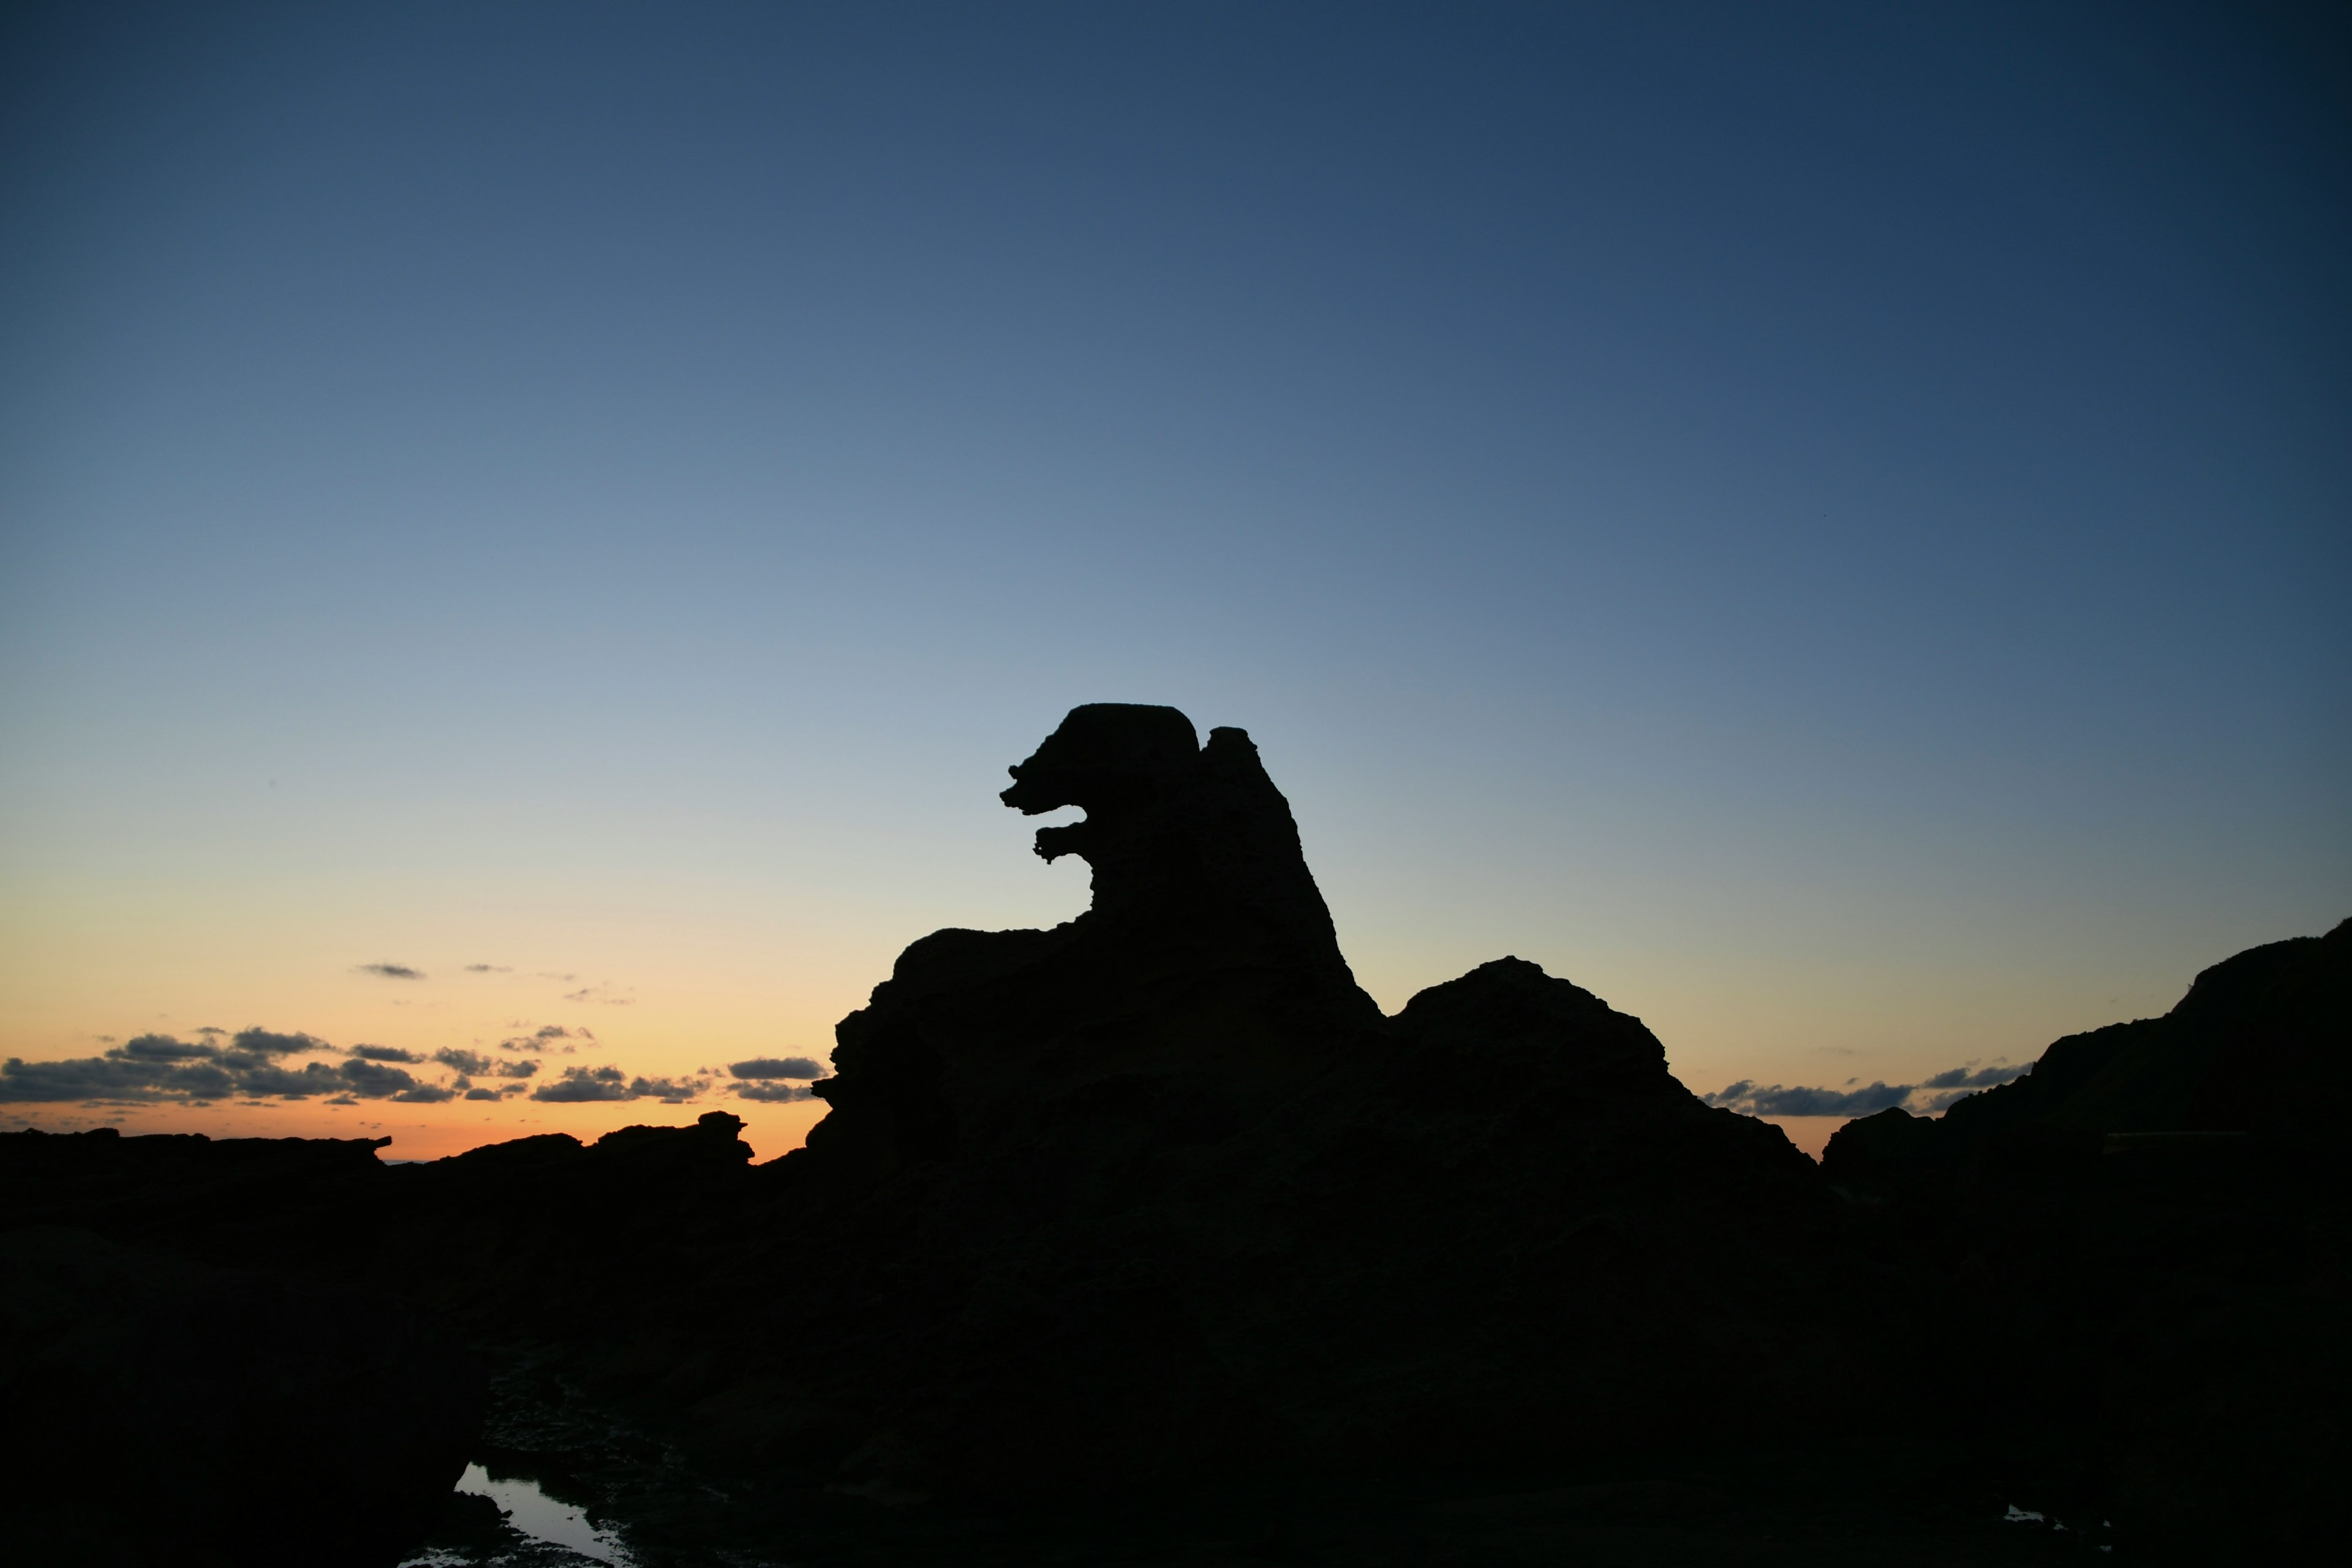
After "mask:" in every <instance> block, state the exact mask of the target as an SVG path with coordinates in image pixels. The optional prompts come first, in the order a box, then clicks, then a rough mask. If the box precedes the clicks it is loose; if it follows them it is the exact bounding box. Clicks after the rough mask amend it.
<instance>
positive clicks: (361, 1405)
mask: <svg viewBox="0 0 2352 1568" xmlns="http://www.w3.org/2000/svg"><path fill="white" fill-rule="evenodd" d="M20 1136H21V1135H20ZM0 1345H5V1347H6V1348H5V1353H0V1410H5V1412H6V1414H5V1418H0V1560H5V1561H6V1562H9V1563H45V1564H58V1565H60V1568H65V1565H69V1564H77V1563H92V1564H96V1563H106V1564H115V1563H125V1564H141V1563H158V1564H161V1563H191V1564H210V1563H218V1564H224V1565H226V1564H230V1563H237V1564H245V1563H257V1564H270V1563H283V1564H288V1565H289V1568H292V1565H297V1564H299V1565H309V1564H318V1565H320V1568H374V1565H378V1564H383V1563H391V1562H394V1561H395V1560H396V1558H397V1556H398V1553H399V1552H400V1550H401V1549H402V1548H403V1547H404V1546H406V1545H408V1544H409V1543H410V1542H412V1541H414V1540H415V1539H416V1538H417V1537H418V1536H419V1535H420V1534H422V1533H423V1531H424V1530H425V1528H426V1527H427V1526H428V1525H429V1524H430V1523H431V1522H432V1521H434V1520H435V1519H436V1518H437V1517H438V1515H439V1512H440V1510H441V1509H442V1507H443V1500H444V1499H445V1498H446V1496H447V1494H448V1491H449V1489H450V1488H451V1487H452V1486H454V1485H456V1483H457V1476H458V1472H459V1471H461V1470H463V1469H464V1468H465V1466H466V1461H467V1456H468V1449H469V1447H470V1445H471V1443H472V1441H473V1436H474V1430H475V1426H476V1424H477V1422H478V1420H479V1418H480V1415H481V1400H482V1376H481V1371H480V1368H479V1367H478V1365H476V1364H475V1363H474V1362H473V1360H472V1358H471V1357H470V1356H469V1355H468V1354H467V1352H464V1351H463V1350H461V1349H460V1348H459V1347H458V1346H457V1343H456V1342H454V1340H453V1339H452V1337H451V1336H450V1335H449V1334H448V1333H447V1332H446V1331H444V1330H440V1329H438V1328H436V1327H435V1326H433V1325H431V1324H430V1323H428V1322H426V1321H423V1320H421V1319H420V1318H419V1317H418V1315H417V1314H416V1313H415V1311H413V1310H407V1309H404V1308H403V1307H401V1306H399V1305H397V1304H394V1303H387V1302H385V1301H383V1300H380V1299H377V1298H373V1297H370V1296H365V1295H362V1294H361V1293H359V1292H357V1291H352V1290H348V1289H335V1288H332V1287H328V1286H322V1285H320V1284H316V1283H293V1282H289V1281H286V1280H283V1279H273V1278H270V1277H268V1276H266V1275H261V1274H257V1273H250V1272H246V1271H240V1270H233V1269H225V1268H212V1267H209V1266H207V1265H204V1264H200V1263H191V1262H187V1261H185V1260H183V1259H179V1258H170V1257H165V1256H160V1255H157V1254H154V1253H148V1252H139V1251H133V1250H131V1249H129V1248H126V1247H118V1246H115V1245H114V1244H113V1243H111V1242H109V1241H105V1240H103V1239H101V1238H100V1237H97V1236H94V1235H92V1234H90V1233H89V1232H88V1231H84V1230H73V1229H68V1228H64V1227H61V1226H36V1227H33V1228H29V1229H22V1230H12V1231H7V1232H5V1233H0Z"/></svg>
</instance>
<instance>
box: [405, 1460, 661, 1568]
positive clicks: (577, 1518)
mask: <svg viewBox="0 0 2352 1568" xmlns="http://www.w3.org/2000/svg"><path fill="white" fill-rule="evenodd" d="M457 1490H458V1491H461V1492H471V1493H474V1494H475V1495H476V1496H478V1497H486V1498H488V1499H489V1500H491V1501H492V1502H494V1503H496V1504H498V1506H499V1512H500V1513H502V1514H504V1515H505V1516H506V1522H507V1523H508V1524H509V1525H510V1526H512V1527H513V1528H514V1529H515V1531H518V1532H519V1533H520V1534H523V1535H526V1536H529V1537H530V1539H531V1540H533V1541H538V1542H546V1543H547V1544H548V1545H550V1546H560V1547H562V1548H563V1549H564V1550H565V1551H567V1552H572V1553H574V1554H576V1555H578V1556H580V1557H583V1558H588V1559H592V1560H593V1561H595V1562H598V1563H612V1564H614V1568H634V1564H635V1558H633V1557H631V1556H630V1555H629V1552H628V1549H627V1548H626V1547H625V1546H623V1545H622V1544H621V1538H620V1536H619V1534H618V1533H617V1532H615V1531H611V1530H602V1529H599V1528H597V1527H596V1526H595V1525H593V1524H592V1523H590V1522H589V1521H588V1515H587V1514H586V1512H585V1511H583V1510H581V1509H578V1508H575V1507H574V1506H572V1504H571V1503H568V1502H559V1501H558V1500H555V1499H554V1498H551V1497H549V1496H548V1495H547V1494H546V1493H545V1492H544V1491H542V1490H541V1489H540V1485H539V1483H538V1482H537V1481H533V1480H525V1479H520V1478H515V1477H501V1478H499V1479H495V1480H494V1479H491V1477H490V1474H489V1472H488V1470H486V1469H484V1468H482V1467H481V1466H480V1465H478V1464H472V1465H467V1467H466V1473H465V1474H464V1475H462V1476H460V1477H458V1478H457ZM468 1561H470V1560H469V1559H467V1558H465V1557H463V1556H459V1555H457V1554H453V1553H451V1552H446V1551H436V1552H426V1553H425V1555H423V1556H421V1557H413V1558H411V1559H409V1561H408V1562H407V1563H403V1564H402V1565H401V1568H457V1565H458V1564H461V1563H467V1562H468Z"/></svg>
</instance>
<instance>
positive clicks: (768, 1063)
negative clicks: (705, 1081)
mask: <svg viewBox="0 0 2352 1568" xmlns="http://www.w3.org/2000/svg"><path fill="white" fill-rule="evenodd" d="M727 1070H728V1071H729V1072H730V1073H731V1074H733V1075H734V1076H735V1077H737V1078H803V1079H805V1078H823V1077H824V1068H822V1067H819V1066H818V1065H817V1063H816V1060H815V1058H813V1057H753V1058H751V1060H750V1061H748V1062H730V1064H728V1068H727Z"/></svg>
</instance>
